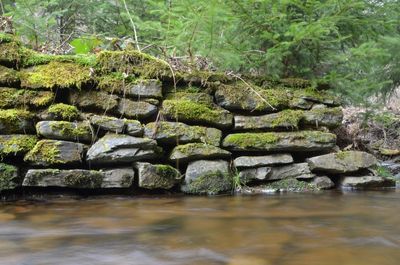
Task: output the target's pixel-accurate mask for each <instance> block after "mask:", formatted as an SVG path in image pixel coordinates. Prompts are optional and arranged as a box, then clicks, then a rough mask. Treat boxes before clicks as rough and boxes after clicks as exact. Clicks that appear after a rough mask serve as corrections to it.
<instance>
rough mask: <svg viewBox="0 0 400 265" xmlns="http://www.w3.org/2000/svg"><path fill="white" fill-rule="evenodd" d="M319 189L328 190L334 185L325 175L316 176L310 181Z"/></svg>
mask: <svg viewBox="0 0 400 265" xmlns="http://www.w3.org/2000/svg"><path fill="white" fill-rule="evenodd" d="M311 183H312V184H314V185H315V186H316V187H317V188H318V189H320V190H329V189H332V188H334V187H335V183H333V181H332V180H331V179H330V178H328V177H327V176H317V177H315V178H313V180H312V181H311Z"/></svg>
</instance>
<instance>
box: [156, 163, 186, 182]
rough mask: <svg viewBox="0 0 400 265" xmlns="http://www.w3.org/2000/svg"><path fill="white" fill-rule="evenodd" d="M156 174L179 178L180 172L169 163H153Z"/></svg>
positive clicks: (162, 176)
mask: <svg viewBox="0 0 400 265" xmlns="http://www.w3.org/2000/svg"><path fill="white" fill-rule="evenodd" d="M154 167H155V169H156V174H157V175H159V176H160V177H161V178H165V179H179V178H180V177H181V174H180V173H179V171H177V170H176V169H175V168H173V167H171V166H169V165H154Z"/></svg>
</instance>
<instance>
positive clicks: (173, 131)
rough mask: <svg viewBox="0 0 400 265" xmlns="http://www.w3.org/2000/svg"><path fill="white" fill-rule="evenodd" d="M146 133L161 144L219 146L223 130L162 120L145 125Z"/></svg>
mask: <svg viewBox="0 0 400 265" xmlns="http://www.w3.org/2000/svg"><path fill="white" fill-rule="evenodd" d="M144 135H145V136H146V137H148V138H152V139H155V140H157V142H159V143H160V144H167V145H177V144H186V143H206V144H210V145H214V146H219V144H220V142H221V136H222V132H221V131H220V130H218V129H215V128H208V127H202V126H189V125H186V124H184V123H181V122H166V121H161V122H151V123H148V124H147V125H146V126H145V129H144Z"/></svg>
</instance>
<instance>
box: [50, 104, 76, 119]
mask: <svg viewBox="0 0 400 265" xmlns="http://www.w3.org/2000/svg"><path fill="white" fill-rule="evenodd" d="M48 112H49V113H50V114H53V115H54V116H56V118H58V119H62V120H68V121H70V120H74V119H77V118H78V117H79V111H78V109H77V108H76V107H75V106H72V105H67V104H64V103H58V104H54V105H51V106H50V107H49V109H48Z"/></svg>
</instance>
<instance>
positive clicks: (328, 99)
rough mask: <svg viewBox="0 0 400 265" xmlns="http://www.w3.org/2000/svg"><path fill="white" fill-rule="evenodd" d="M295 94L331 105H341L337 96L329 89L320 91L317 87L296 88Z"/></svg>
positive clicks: (298, 96) (295, 95)
mask: <svg viewBox="0 0 400 265" xmlns="http://www.w3.org/2000/svg"><path fill="white" fill-rule="evenodd" d="M293 96H294V97H297V98H305V99H307V100H310V101H316V102H320V103H325V104H330V105H339V102H338V98H337V97H335V96H334V95H331V94H329V92H327V91H319V90H317V89H315V88H305V89H295V90H293Z"/></svg>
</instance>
